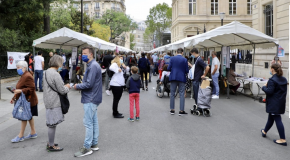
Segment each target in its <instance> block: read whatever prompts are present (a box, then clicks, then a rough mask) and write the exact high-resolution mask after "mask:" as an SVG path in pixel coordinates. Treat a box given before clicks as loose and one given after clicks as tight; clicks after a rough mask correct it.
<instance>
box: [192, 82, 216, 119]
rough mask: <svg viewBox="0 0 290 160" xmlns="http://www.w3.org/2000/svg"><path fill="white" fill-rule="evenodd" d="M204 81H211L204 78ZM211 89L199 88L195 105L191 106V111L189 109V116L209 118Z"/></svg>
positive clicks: (208, 87)
mask: <svg viewBox="0 0 290 160" xmlns="http://www.w3.org/2000/svg"><path fill="white" fill-rule="evenodd" d="M205 80H206V81H211V79H209V78H206V79H205ZM211 96H212V95H211V87H210V86H207V87H206V88H204V89H202V88H201V87H199V91H198V97H197V99H198V100H197V105H193V109H190V112H191V114H193V115H197V116H200V115H201V114H203V116H204V117H210V116H211V113H210V108H211V106H210V105H211V98H212V97H211Z"/></svg>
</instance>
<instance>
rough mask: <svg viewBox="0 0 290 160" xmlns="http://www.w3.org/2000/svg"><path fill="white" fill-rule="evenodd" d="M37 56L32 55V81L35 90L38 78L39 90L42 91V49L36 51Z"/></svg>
mask: <svg viewBox="0 0 290 160" xmlns="http://www.w3.org/2000/svg"><path fill="white" fill-rule="evenodd" d="M37 54H38V56H35V57H34V74H35V77H34V83H35V90H36V91H38V89H37V81H38V79H39V92H43V90H42V78H43V69H44V58H43V57H42V51H38V53H37Z"/></svg>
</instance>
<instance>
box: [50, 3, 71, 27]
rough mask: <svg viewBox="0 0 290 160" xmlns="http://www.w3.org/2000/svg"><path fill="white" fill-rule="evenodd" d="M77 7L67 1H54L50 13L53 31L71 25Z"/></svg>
mask: <svg viewBox="0 0 290 160" xmlns="http://www.w3.org/2000/svg"><path fill="white" fill-rule="evenodd" d="M74 12H76V9H75V8H74V7H73V6H72V5H69V4H66V3H54V5H53V6H52V9H51V13H50V26H51V31H52V32H54V31H56V30H58V29H60V28H63V27H67V28H69V27H70V22H71V21H72V14H73V13H74Z"/></svg>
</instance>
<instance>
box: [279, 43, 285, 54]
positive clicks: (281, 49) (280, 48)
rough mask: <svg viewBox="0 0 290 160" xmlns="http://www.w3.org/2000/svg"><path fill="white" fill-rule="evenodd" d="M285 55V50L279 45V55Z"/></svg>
mask: <svg viewBox="0 0 290 160" xmlns="http://www.w3.org/2000/svg"><path fill="white" fill-rule="evenodd" d="M284 56H285V51H284V49H283V48H282V47H281V46H279V47H278V57H284Z"/></svg>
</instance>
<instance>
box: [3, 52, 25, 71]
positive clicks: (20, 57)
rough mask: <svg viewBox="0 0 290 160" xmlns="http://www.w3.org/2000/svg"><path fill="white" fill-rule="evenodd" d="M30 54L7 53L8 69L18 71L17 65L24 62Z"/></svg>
mask: <svg viewBox="0 0 290 160" xmlns="http://www.w3.org/2000/svg"><path fill="white" fill-rule="evenodd" d="M27 54H28V53H23V52H7V58H8V59H7V60H8V63H7V69H16V64H17V63H18V62H19V61H24V57H25V56H26V55H27Z"/></svg>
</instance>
